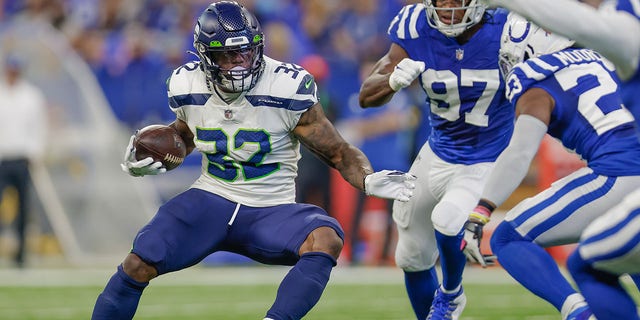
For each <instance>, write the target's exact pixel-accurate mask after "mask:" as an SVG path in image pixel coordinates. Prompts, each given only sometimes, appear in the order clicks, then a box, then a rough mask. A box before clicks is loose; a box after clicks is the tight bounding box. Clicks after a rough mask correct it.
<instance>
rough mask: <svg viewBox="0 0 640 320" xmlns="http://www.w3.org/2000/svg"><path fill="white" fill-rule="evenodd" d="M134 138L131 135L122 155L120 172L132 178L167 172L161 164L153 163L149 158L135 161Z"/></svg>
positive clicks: (158, 162)
mask: <svg viewBox="0 0 640 320" xmlns="http://www.w3.org/2000/svg"><path fill="white" fill-rule="evenodd" d="M135 137H136V136H135V135H132V136H131V139H129V145H128V146H127V150H126V151H125V153H124V161H123V163H121V164H120V168H122V171H124V172H126V173H128V174H129V175H131V176H134V177H142V176H146V175H156V174H160V173H164V172H167V169H166V168H165V167H163V166H162V162H160V161H155V162H154V161H153V158H151V157H147V158H144V159H142V160H139V161H138V160H136V148H135V147H134V146H133V140H134V139H135Z"/></svg>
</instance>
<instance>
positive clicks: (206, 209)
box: [92, 1, 415, 320]
mask: <svg viewBox="0 0 640 320" xmlns="http://www.w3.org/2000/svg"><path fill="white" fill-rule="evenodd" d="M193 37H194V42H193V45H194V48H195V54H196V55H197V57H198V58H199V61H195V62H190V63H187V64H184V65H182V66H180V67H179V68H177V69H176V70H175V71H174V72H173V74H172V75H171V76H170V78H169V80H168V96H169V105H170V107H171V109H172V110H173V111H174V112H175V114H176V120H175V121H174V122H173V123H172V124H171V126H172V127H174V128H175V129H176V130H177V131H178V132H179V133H180V135H181V136H182V138H183V139H184V140H185V142H186V144H187V145H188V151H189V152H190V151H192V150H194V149H197V150H198V151H199V152H200V153H202V174H201V175H200V177H199V178H198V179H197V181H195V183H193V185H192V186H191V188H189V189H188V190H186V191H184V192H183V193H181V194H179V195H177V196H175V197H174V198H172V199H170V200H169V201H168V202H167V203H165V204H164V205H162V206H161V207H160V208H159V210H158V212H157V213H156V215H155V217H154V218H153V219H152V220H151V221H150V222H149V223H148V224H147V225H146V226H144V227H143V228H142V229H141V230H140V231H139V233H138V234H137V236H136V237H135V239H134V241H133V248H132V249H131V252H130V253H129V254H128V255H127V256H126V258H125V259H124V262H123V263H122V264H121V265H119V266H118V267H117V272H116V273H115V274H114V275H113V276H112V277H111V279H110V280H109V282H108V283H107V285H106V287H105V288H104V291H103V292H102V293H101V294H100V295H99V296H98V299H97V302H96V304H95V307H94V310H93V316H92V318H93V319H110V320H112V319H131V318H133V316H134V314H135V312H136V309H137V305H138V302H139V300H140V296H141V295H142V292H143V290H144V288H145V287H146V286H147V285H148V283H149V281H150V280H151V279H153V278H155V277H157V276H158V275H162V274H166V273H169V272H173V271H178V270H181V269H184V268H187V267H190V266H193V265H195V264H197V263H198V262H200V261H201V260H202V259H204V258H205V257H207V256H208V255H210V254H211V253H213V252H216V251H220V250H224V251H230V252H235V253H238V254H241V255H244V256H247V257H250V258H252V259H254V260H256V261H258V262H261V263H265V264H276V265H292V266H293V268H292V269H291V270H290V271H289V273H288V274H287V275H286V276H285V277H284V279H283V280H282V282H281V284H280V287H279V289H278V293H277V296H276V299H275V302H274V303H273V305H272V306H271V308H270V309H269V310H268V311H267V312H266V316H265V317H266V318H265V319H274V320H275V319H278V320H284V319H300V318H302V317H303V316H304V315H305V314H307V312H308V311H309V310H310V309H311V308H312V307H313V306H314V305H315V304H316V302H317V301H318V300H319V299H320V296H321V294H322V292H323V290H324V288H325V286H326V284H327V281H328V280H329V274H330V272H331V269H332V268H333V267H334V266H335V265H336V259H337V258H338V256H339V254H340V251H341V249H342V243H343V241H342V240H343V237H344V235H343V231H342V229H341V227H340V226H339V225H338V223H337V222H336V220H335V219H333V218H331V217H329V216H328V215H327V213H326V212H325V211H324V210H323V209H321V208H319V207H316V206H312V205H308V204H298V203H295V183H294V179H295V177H296V172H297V162H298V160H299V158H300V144H301V143H302V144H304V145H305V146H307V147H308V148H309V149H310V150H312V151H313V152H314V153H315V154H316V155H318V156H319V157H320V158H322V159H323V160H324V161H325V162H326V163H327V164H328V165H330V166H332V167H333V168H335V169H337V170H338V171H339V172H340V173H341V174H342V176H343V177H344V179H345V180H347V181H348V182H349V183H351V184H352V185H353V186H354V187H356V188H358V189H360V190H362V191H364V192H365V193H366V194H368V195H373V196H377V197H382V198H390V199H395V200H398V201H407V200H408V199H409V197H410V196H411V193H412V189H413V187H414V186H413V185H414V182H413V180H414V179H415V177H413V176H411V175H409V174H406V173H403V172H398V171H390V170H384V171H379V172H373V170H372V169H371V165H370V164H369V161H368V160H367V158H366V156H365V155H364V154H363V153H362V152H361V151H360V150H358V149H357V148H355V147H353V146H352V145H350V144H348V143H346V142H345V141H344V140H343V138H342V137H341V136H340V135H339V134H338V132H337V131H336V129H335V128H334V127H333V126H332V124H331V123H330V122H329V120H328V119H327V118H326V117H325V115H324V113H323V111H322V110H323V109H322V106H321V105H320V103H319V101H318V96H317V87H316V83H315V81H314V78H313V77H312V76H311V75H310V74H309V73H308V72H307V71H306V70H305V69H303V68H302V67H300V66H298V65H295V64H291V63H285V62H280V61H276V60H273V59H271V58H269V57H267V56H265V55H263V47H264V35H263V33H262V31H261V28H260V24H259V22H258V21H257V19H256V17H255V16H254V15H253V14H252V13H250V12H249V11H248V10H247V9H245V8H244V7H243V6H241V5H239V4H238V3H236V2H230V1H221V2H216V3H213V4H211V5H209V6H208V8H206V10H204V12H202V14H201V15H200V17H199V18H198V21H197V24H196V26H195V30H194V34H193ZM133 155H135V150H134V149H133V147H132V144H131V143H130V144H129V146H128V147H127V152H126V156H125V162H124V164H123V168H124V169H125V171H126V172H128V173H129V174H131V175H134V176H140V175H148V174H158V173H162V172H164V169H165V168H163V167H162V164H161V163H159V162H154V160H153V159H151V158H146V159H143V160H141V161H136V160H134V159H135V156H133Z"/></svg>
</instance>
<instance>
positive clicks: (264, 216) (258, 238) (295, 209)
mask: <svg viewBox="0 0 640 320" xmlns="http://www.w3.org/2000/svg"><path fill="white" fill-rule="evenodd" d="M343 239H344V232H343V231H342V228H341V227H340V225H339V224H338V222H337V221H336V220H335V219H334V218H332V217H329V215H328V214H327V213H326V212H325V211H324V210H323V209H321V208H319V207H317V206H313V205H307V204H287V205H280V206H274V207H266V208H250V207H242V208H241V209H240V211H239V212H238V215H237V217H236V220H235V221H234V223H233V225H232V226H231V229H230V231H229V236H228V238H227V239H226V240H225V247H224V250H229V251H232V252H236V253H240V254H243V255H246V256H248V257H250V258H252V259H254V260H256V261H259V262H262V263H266V264H277V265H293V267H292V268H291V270H289V272H288V273H287V275H286V276H285V277H284V279H283V280H282V282H281V283H280V286H279V288H278V293H277V295H276V299H275V301H274V303H273V305H272V306H271V308H270V309H269V311H268V312H267V314H266V317H267V319H275V320H281V319H301V318H302V317H303V316H304V315H305V314H307V313H308V312H309V310H311V308H313V306H315V305H316V303H317V302H318V300H319V299H320V296H321V295H322V292H323V291H324V288H325V286H326V284H327V282H328V281H329V276H330V274H331V270H332V269H333V267H334V266H335V265H336V261H337V258H338V256H339V255H340V251H341V250H342V245H343Z"/></svg>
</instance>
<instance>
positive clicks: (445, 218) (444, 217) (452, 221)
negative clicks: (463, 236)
mask: <svg viewBox="0 0 640 320" xmlns="http://www.w3.org/2000/svg"><path fill="white" fill-rule="evenodd" d="M469 213H470V211H465V210H463V209H461V208H459V207H458V206H456V205H455V204H454V203H451V202H440V203H438V204H437V205H436V206H435V208H434V209H433V213H431V221H432V222H433V227H434V228H435V229H436V230H438V231H439V232H440V233H442V234H444V235H446V236H451V237H452V236H456V235H458V234H459V233H460V231H461V230H462V228H463V227H464V224H465V222H467V220H468V219H469Z"/></svg>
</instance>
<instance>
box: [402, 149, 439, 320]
mask: <svg viewBox="0 0 640 320" xmlns="http://www.w3.org/2000/svg"><path fill="white" fill-rule="evenodd" d="M433 158H434V155H433V152H432V151H431V149H430V148H429V145H428V144H425V145H424V146H423V147H422V149H421V150H420V154H419V155H418V157H417V158H416V160H415V161H414V163H413V164H412V166H411V170H410V171H409V172H410V173H412V174H414V175H415V176H416V177H418V179H417V180H416V181H417V183H416V188H415V189H414V195H413V197H411V199H410V200H409V201H408V202H399V201H394V203H393V210H392V213H393V220H394V221H395V223H396V228H397V230H398V243H397V244H396V252H395V261H396V265H397V266H398V267H399V268H401V269H402V270H403V271H404V283H405V288H406V290H407V295H408V297H409V301H410V302H411V307H412V308H413V312H414V313H415V315H416V318H417V319H421V320H422V319H425V318H426V317H427V314H429V308H430V307H431V304H432V302H433V295H434V293H435V291H436V289H437V288H438V284H439V283H438V276H437V274H436V271H435V264H436V261H437V259H438V250H437V246H436V240H435V234H434V230H433V225H432V223H431V219H430V216H429V213H430V212H431V211H432V210H433V207H434V206H435V204H436V203H437V199H436V197H435V196H434V195H433V193H432V191H431V186H432V183H434V182H435V181H436V179H432V177H431V176H429V173H430V172H431V169H432V167H431V161H432V159H433Z"/></svg>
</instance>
